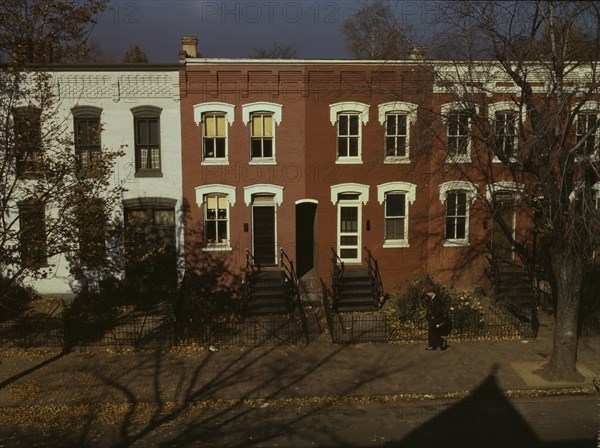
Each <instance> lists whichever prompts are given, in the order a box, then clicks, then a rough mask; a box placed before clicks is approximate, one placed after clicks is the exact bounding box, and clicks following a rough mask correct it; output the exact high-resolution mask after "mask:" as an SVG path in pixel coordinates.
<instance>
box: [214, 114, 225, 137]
mask: <svg viewBox="0 0 600 448" xmlns="http://www.w3.org/2000/svg"><path fill="white" fill-rule="evenodd" d="M215 119H216V122H217V129H216V130H217V135H218V136H219V137H225V117H224V116H223V115H220V116H218V117H215Z"/></svg>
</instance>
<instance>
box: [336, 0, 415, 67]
mask: <svg viewBox="0 0 600 448" xmlns="http://www.w3.org/2000/svg"><path fill="white" fill-rule="evenodd" d="M342 33H343V34H344V36H345V38H346V48H347V49H348V50H349V51H350V53H352V55H353V56H354V57H355V58H357V59H381V60H387V59H405V58H406V56H407V50H408V49H409V48H412V44H411V43H412V38H411V34H412V29H411V27H410V25H408V24H403V23H401V22H400V21H399V20H398V18H397V17H396V16H395V15H394V11H393V10H392V9H391V8H390V4H389V3H387V2H385V1H383V0H373V1H371V2H368V3H364V4H363V5H362V7H361V8H360V9H359V10H358V11H357V12H356V13H354V14H353V15H352V16H350V17H349V18H347V19H346V20H345V21H344V22H343V23H342Z"/></svg>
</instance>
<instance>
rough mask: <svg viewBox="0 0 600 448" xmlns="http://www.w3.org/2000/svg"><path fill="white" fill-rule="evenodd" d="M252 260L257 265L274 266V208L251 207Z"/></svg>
mask: <svg viewBox="0 0 600 448" xmlns="http://www.w3.org/2000/svg"><path fill="white" fill-rule="evenodd" d="M252 235H253V239H254V260H255V261H256V262H257V263H259V264H263V265H264V264H275V207H274V206H255V207H252Z"/></svg>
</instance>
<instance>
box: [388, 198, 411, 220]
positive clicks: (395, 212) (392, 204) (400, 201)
mask: <svg viewBox="0 0 600 448" xmlns="http://www.w3.org/2000/svg"><path fill="white" fill-rule="evenodd" d="M405 202H406V201H405V195H404V194H386V195H385V216H386V217H392V216H405V212H406V210H405Z"/></svg>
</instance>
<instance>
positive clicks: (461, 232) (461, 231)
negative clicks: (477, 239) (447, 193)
mask: <svg viewBox="0 0 600 448" xmlns="http://www.w3.org/2000/svg"><path fill="white" fill-rule="evenodd" d="M465 237H466V218H464V217H460V218H457V219H456V238H458V239H465Z"/></svg>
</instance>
